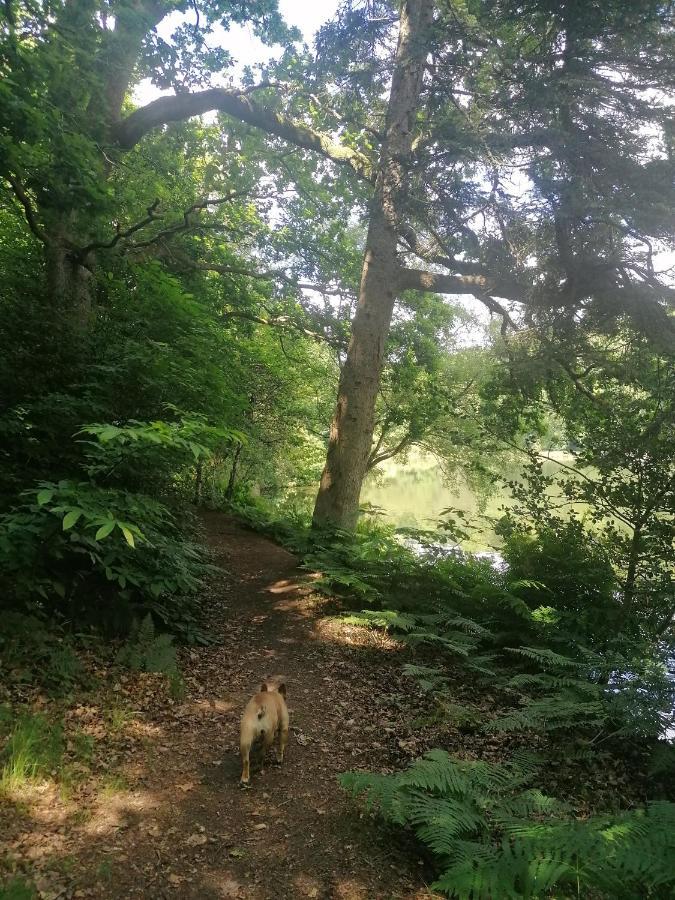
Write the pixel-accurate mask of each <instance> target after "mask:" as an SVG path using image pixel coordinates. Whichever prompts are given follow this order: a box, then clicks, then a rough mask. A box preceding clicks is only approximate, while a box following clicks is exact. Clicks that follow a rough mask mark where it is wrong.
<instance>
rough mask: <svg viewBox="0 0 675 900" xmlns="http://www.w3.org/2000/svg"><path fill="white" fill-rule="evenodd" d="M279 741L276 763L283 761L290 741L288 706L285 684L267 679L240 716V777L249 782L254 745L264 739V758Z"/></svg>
mask: <svg viewBox="0 0 675 900" xmlns="http://www.w3.org/2000/svg"><path fill="white" fill-rule="evenodd" d="M275 738H276V741H277V747H276V750H277V762H278V763H279V765H281V763H282V762H283V760H284V750H285V749H286V741H287V740H288V709H287V708H286V685H285V684H284V683H283V682H280V683H277V682H275V681H273V680H271V679H266V680H265V681H263V683H262V684H261V685H260V691H259V692H258V693H257V694H255V695H254V696H253V697H251V699H250V700H249V701H248V703H247V704H246V708H245V709H244V714H243V716H242V717H241V738H240V741H239V746H240V749H241V780H240V783H241V784H243V785H248V783H249V781H250V777H251V776H250V771H249V756H250V753H251V747H252V746H253V744H255V743H260V742H262V748H263V758H264V755H265V753H267V751H268V750H269V748H270V747H271V746H272V742H273V741H274V739H275Z"/></svg>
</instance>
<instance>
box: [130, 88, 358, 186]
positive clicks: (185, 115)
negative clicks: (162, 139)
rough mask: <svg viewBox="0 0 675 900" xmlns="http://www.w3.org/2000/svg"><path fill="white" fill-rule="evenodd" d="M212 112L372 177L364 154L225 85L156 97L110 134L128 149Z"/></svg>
mask: <svg viewBox="0 0 675 900" xmlns="http://www.w3.org/2000/svg"><path fill="white" fill-rule="evenodd" d="M212 111H219V112H223V113H226V114H227V115H229V116H232V117H233V118H235V119H239V120H240V121H242V122H246V123H247V124H248V125H253V126H255V127H256V128H260V129H262V130H263V131H265V132H267V133H268V134H272V135H275V136H276V137H280V138H283V139H284V140H286V141H289V142H290V143H291V144H294V145H295V146H296V147H301V148H303V149H306V150H314V151H315V152H317V153H320V154H321V155H322V156H324V157H326V158H327V159H330V160H332V161H333V162H336V163H340V164H342V165H347V166H349V167H350V168H351V169H352V170H353V171H354V172H356V174H357V175H358V176H359V177H360V178H363V179H365V180H367V181H372V179H373V172H372V164H371V161H370V160H369V159H368V157H367V156H366V155H365V154H363V153H361V152H360V151H358V150H354V149H352V148H351V147H345V146H344V145H343V144H339V143H336V142H335V141H334V140H333V139H332V138H331V137H330V135H327V134H324V133H323V132H320V131H315V130H314V129H313V128H310V127H309V126H308V125H305V124H304V123H303V122H297V121H294V120H292V119H290V118H287V117H286V116H284V115H282V114H280V113H277V112H275V111H274V110H271V109H268V108H267V107H265V106H262V105H261V104H260V103H258V102H257V101H255V100H252V99H251V98H250V97H248V96H246V95H245V94H243V93H242V92H241V91H230V90H226V89H225V88H210V89H209V90H206V91H199V92H198V93H193V94H177V95H175V96H173V97H159V98H158V99H157V100H153V102H152V103H148V104H147V106H143V107H141V108H140V109H137V110H136V111H135V112H133V113H131V115H129V116H127V117H126V119H124V120H123V121H122V122H120V123H119V124H117V125H116V126H114V128H113V136H114V138H115V139H116V141H117V143H118V144H119V146H120V147H121V148H122V149H123V150H130V149H131V148H132V147H134V146H135V145H136V144H137V143H138V142H139V141H140V140H141V138H142V137H143V136H144V135H146V134H147V133H148V132H149V131H152V130H154V129H155V128H159V127H160V126H161V125H166V124H167V123H168V122H182V121H184V120H185V119H190V118H192V116H198V115H201V114H202V113H206V112H212Z"/></svg>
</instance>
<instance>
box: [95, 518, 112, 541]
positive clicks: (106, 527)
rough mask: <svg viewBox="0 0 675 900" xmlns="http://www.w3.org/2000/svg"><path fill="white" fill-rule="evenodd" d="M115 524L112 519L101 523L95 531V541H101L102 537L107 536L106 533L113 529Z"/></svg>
mask: <svg viewBox="0 0 675 900" xmlns="http://www.w3.org/2000/svg"><path fill="white" fill-rule="evenodd" d="M115 525H116V522H115V520H114V519H111V520H110V521H109V522H106V523H105V524H103V525H101V527H100V528H99V530H98V531H97V532H96V535H95V539H96V540H97V541H102V540H103V538H105V537H108V535H109V534H110V532H111V531H112V530H113V528H114V527H115Z"/></svg>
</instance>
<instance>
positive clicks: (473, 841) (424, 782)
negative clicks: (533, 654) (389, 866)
mask: <svg viewBox="0 0 675 900" xmlns="http://www.w3.org/2000/svg"><path fill="white" fill-rule="evenodd" d="M540 765H541V762H540V761H537V760H536V759H535V758H533V757H528V756H526V755H524V754H520V755H519V756H516V757H514V758H513V760H512V761H511V762H510V763H506V764H496V763H488V762H483V761H468V760H459V759H455V758H453V757H451V756H449V755H448V754H447V753H446V752H445V751H443V750H431V751H430V752H429V753H427V754H425V756H424V757H423V758H421V759H418V760H416V761H415V762H414V763H412V764H411V766H410V767H409V768H408V769H407V770H406V771H404V772H401V773H399V774H396V775H377V774H371V773H364V772H348V773H345V774H344V775H342V776H340V782H341V784H342V785H343V787H344V788H345V789H346V790H347V791H348V792H349V793H350V794H352V795H353V796H355V797H360V798H361V799H362V800H363V801H364V803H365V805H366V808H367V809H369V810H371V811H374V810H375V811H377V812H378V813H379V815H381V816H382V817H383V818H384V819H385V820H386V821H389V822H391V823H393V824H395V825H398V826H407V827H409V828H411V829H412V830H413V831H414V833H415V834H416V836H417V837H418V839H419V840H420V841H421V842H422V843H423V844H425V845H426V847H428V848H429V850H430V852H431V854H432V856H433V858H434V860H435V862H436V865H437V867H438V870H439V873H440V874H439V877H438V879H437V880H436V882H435V884H434V885H433V886H432V887H434V888H435V889H436V890H439V891H442V892H443V893H445V894H446V895H447V896H448V897H456V898H459V900H481V898H484V900H490V898H494V897H514V898H515V897H544V896H549V893H550V891H551V890H553V889H555V891H556V894H555V895H556V896H560V897H576V896H579V891H581V890H583V891H584V892H589V895H592V896H598V897H607V898H619V897H623V898H626V900H628V898H632V897H635V896H637V895H638V893H639V892H643V891H645V890H647V891H649V896H653V897H663V898H665V897H667V896H669V892H670V890H671V889H672V886H673V884H675V872H674V871H673V868H672V865H671V862H670V860H671V859H672V854H673V852H674V851H675V832H674V831H673V826H674V825H675V804H670V803H665V802H661V803H653V804H650V805H649V806H647V807H646V808H644V809H637V810H632V811H630V812H627V813H620V814H616V815H612V816H602V815H597V816H592V817H590V818H588V819H586V820H584V821H579V820H576V819H574V818H571V817H570V816H569V815H568V814H566V808H565V805H564V804H562V803H560V802H559V801H557V800H555V799H554V798H551V797H548V796H546V795H545V794H543V793H541V791H539V790H537V789H536V788H531V787H528V785H529V784H530V783H531V781H532V780H533V778H534V777H535V776H536V774H537V770H538V768H539V766H540Z"/></svg>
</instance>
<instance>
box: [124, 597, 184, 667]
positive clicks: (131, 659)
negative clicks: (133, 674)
mask: <svg viewBox="0 0 675 900" xmlns="http://www.w3.org/2000/svg"><path fill="white" fill-rule="evenodd" d="M117 663H118V664H119V665H123V666H127V667H128V668H130V669H136V670H138V671H144V672H162V673H163V674H164V675H169V676H170V677H172V678H177V677H178V662H177V660H176V648H175V647H174V646H173V638H172V637H171V635H170V634H156V633H155V624H154V622H153V620H152V616H151V615H150V613H148V615H147V616H145V618H144V619H142V621H141V622H140V623H137V624H136V625H135V627H134V628H132V631H131V634H130V635H129V640H128V641H127V642H126V643H125V644H124V645H123V646H122V647H121V648H120V650H119V651H118V653H117Z"/></svg>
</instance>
